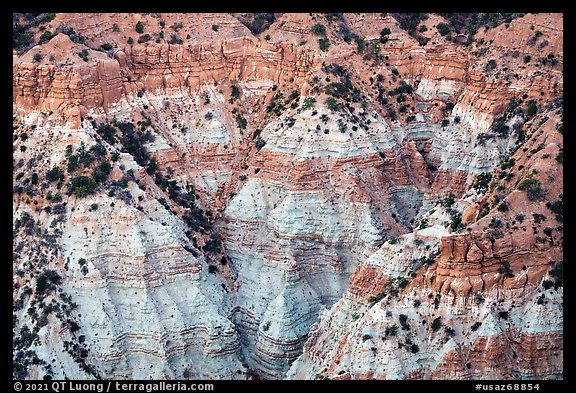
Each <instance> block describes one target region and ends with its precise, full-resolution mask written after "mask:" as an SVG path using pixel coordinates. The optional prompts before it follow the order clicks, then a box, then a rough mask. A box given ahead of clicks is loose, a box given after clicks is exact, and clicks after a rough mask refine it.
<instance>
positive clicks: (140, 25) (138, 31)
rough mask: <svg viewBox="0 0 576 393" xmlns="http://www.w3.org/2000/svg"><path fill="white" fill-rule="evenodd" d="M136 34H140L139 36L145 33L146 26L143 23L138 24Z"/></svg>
mask: <svg viewBox="0 0 576 393" xmlns="http://www.w3.org/2000/svg"><path fill="white" fill-rule="evenodd" d="M136 33H138V34H142V33H144V25H143V24H142V22H141V21H138V22H137V23H136Z"/></svg>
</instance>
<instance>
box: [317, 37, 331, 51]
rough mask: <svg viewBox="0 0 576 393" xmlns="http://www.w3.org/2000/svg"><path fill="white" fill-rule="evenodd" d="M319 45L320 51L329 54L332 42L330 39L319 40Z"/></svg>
mask: <svg viewBox="0 0 576 393" xmlns="http://www.w3.org/2000/svg"><path fill="white" fill-rule="evenodd" d="M318 45H319V46H320V50H321V51H322V52H327V51H328V48H329V47H330V40H329V39H328V37H323V38H320V39H319V40H318Z"/></svg>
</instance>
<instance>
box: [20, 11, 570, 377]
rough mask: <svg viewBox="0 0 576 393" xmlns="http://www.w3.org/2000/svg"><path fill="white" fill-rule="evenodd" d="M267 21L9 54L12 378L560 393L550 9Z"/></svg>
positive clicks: (127, 29)
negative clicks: (425, 382) (443, 26)
mask: <svg viewBox="0 0 576 393" xmlns="http://www.w3.org/2000/svg"><path fill="white" fill-rule="evenodd" d="M15 18H16V19H17V16H15ZM22 18H23V19H25V18H24V17H22ZM274 18H275V21H274V23H272V24H271V25H270V27H269V28H268V29H267V30H266V31H264V32H258V24H257V19H255V20H254V23H253V24H250V23H246V21H244V24H243V23H241V22H240V21H239V20H238V19H237V18H236V17H235V16H234V15H228V14H226V15H220V14H202V15H188V14H129V15H128V14H126V15H125V14H57V15H56V16H55V17H54V19H52V20H51V21H50V22H48V24H47V25H46V28H47V29H48V31H49V32H54V36H53V37H52V36H51V38H50V39H49V40H45V41H46V42H45V43H43V44H41V45H38V46H35V47H32V48H31V49H29V50H27V51H23V52H17V51H16V50H15V51H14V55H13V118H14V120H13V122H14V131H13V135H14V157H13V160H14V193H13V195H14V197H13V207H14V209H13V223H14V224H13V227H14V251H15V256H14V262H13V270H14V292H13V293H14V301H15V304H17V306H15V311H14V315H15V317H14V332H15V337H16V338H15V344H14V345H15V346H14V359H15V362H16V363H15V364H16V366H15V376H16V377H18V378H23V377H32V378H38V379H40V378H42V377H43V376H44V375H50V376H53V377H54V378H65V377H66V378H123V379H134V378H136V379H143V378H154V379H179V378H184V379H188V378H193V379H246V378H266V379H280V378H294V379H300V378H306V379H308V378H331V379H370V378H376V379H446V378H450V379H493V378H504V379H518V378H562V375H563V364H562V354H563V348H562V346H563V336H562V326H563V319H562V307H563V306H562V304H563V293H562V288H563V287H562V285H563V284H562V278H561V272H562V251H563V247H562V241H563V237H562V230H563V229H562V228H563V227H562V224H561V214H562V198H563V197H562V182H561V179H562V164H561V162H562V134H561V130H562V100H561V95H562V89H563V85H562V49H561V43H562V29H561V19H562V17H561V16H559V15H549V14H536V15H532V14H531V15H525V16H523V17H519V18H515V19H513V20H512V21H511V22H510V23H509V24H501V25H499V26H497V27H493V28H490V29H487V30H486V31H482V32H478V33H477V37H476V41H475V42H474V43H473V44H471V45H470V46H465V45H461V44H459V43H458V42H459V41H458V40H459V39H460V38H458V37H456V38H454V39H447V38H446V37H444V36H443V35H441V34H439V33H438V32H436V30H437V29H436V27H435V26H436V25H437V24H438V23H444V22H446V20H445V19H443V17H442V16H440V15H430V18H429V20H426V22H422V23H424V24H425V25H426V26H428V27H427V29H428V30H429V31H425V29H421V30H422V31H421V33H423V34H424V36H425V37H427V39H429V40H430V42H428V43H427V44H426V45H421V44H420V43H419V41H418V39H417V38H418V37H415V36H414V34H413V32H408V31H406V30H405V29H404V27H402V23H400V22H399V21H398V20H397V18H396V17H395V16H393V15H382V14H359V15H357V14H343V15H337V16H333V17H331V18H336V19H334V20H332V21H331V22H330V21H326V23H325V29H326V37H327V39H328V40H329V42H330V46H329V48H328V49H327V50H323V49H320V48H319V45H321V44H320V43H319V42H317V41H318V40H319V39H320V37H321V36H322V34H320V35H317V34H314V33H312V30H311V29H312V27H313V26H314V25H315V24H316V23H320V22H321V21H323V20H325V18H326V17H325V16H322V15H309V14H281V15H276V16H275V17H274ZM559 21H560V22H559ZM137 24H138V25H137ZM531 25H535V26H537V29H538V31H539V32H540V35H538V37H536V41H535V42H536V44H534V43H532V44H530V43H531V42H532V41H533V40H534V38H530V37H532V36H533V35H534V34H535V33H534V31H533V30H531V29H530V26H531ZM136 26H138V27H136ZM29 28H30V29H32V30H33V29H34V28H31V27H29ZM384 28H387V29H388V30H389V33H388V34H383V33H382V32H383V31H386V30H384ZM70 29H72V30H70ZM317 29H318V28H316V30H317ZM432 29H434V30H433V31H432ZM34 31H35V30H34ZM255 31H256V33H255ZM346 31H348V34H349V35H346ZM160 32H161V33H160ZM352 33H354V34H355V35H357V36H358V41H356V38H354V37H355V35H354V34H352ZM510 33H513V34H512V35H511V34H510ZM34 34H36V36H37V37H36V39H39V38H40V35H41V34H42V33H41V32H40V31H35V33H34ZM146 35H148V37H146ZM383 35H385V36H386V37H383ZM512 36H513V37H512ZM360 37H363V38H365V39H366V44H367V46H366V49H364V51H363V52H362V49H361V48H362V45H361V43H362V42H363V41H360V40H359V38H360ZM129 39H130V40H129ZM419 39H420V40H421V38H419ZM482 40H483V41H482ZM530 40H532V41H530ZM543 40H546V42H548V43H547V44H546V45H543V46H542V42H543ZM488 43H489V44H488ZM540 46H541V47H542V48H540V49H543V48H548V49H549V50H550V54H551V55H549V56H548V57H546V58H544V60H546V59H548V60H546V61H540V65H539V66H538V69H537V70H536V67H535V66H534V65H533V64H532V63H526V60H525V56H532V57H533V58H534V60H533V61H534V62H536V57H537V56H539V55H538V54H537V53H538V52H536V51H535V47H540ZM524 47H526V48H525V50H524V51H523V52H522V50H521V49H518V48H524ZM548 49H546V51H548ZM516 52H518V53H516ZM546 53H548V52H546ZM498 54H500V55H498ZM553 59H554V61H552V60H553ZM491 60H494V62H491ZM555 158H556V159H555ZM488 174H491V175H490V176H491V177H489V176H488ZM486 179H488V180H486ZM33 343H35V344H36V345H33ZM30 348H33V349H34V350H33V351H31V350H30ZM35 356H36V358H37V359H38V360H36V358H35Z"/></svg>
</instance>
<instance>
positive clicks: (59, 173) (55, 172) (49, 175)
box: [46, 166, 64, 181]
mask: <svg viewBox="0 0 576 393" xmlns="http://www.w3.org/2000/svg"><path fill="white" fill-rule="evenodd" d="M46 179H47V180H48V181H60V180H63V179H64V171H63V170H62V169H61V168H60V167H59V166H53V167H52V168H51V169H49V170H48V172H46Z"/></svg>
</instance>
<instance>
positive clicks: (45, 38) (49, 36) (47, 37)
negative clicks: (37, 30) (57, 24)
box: [38, 30, 52, 44]
mask: <svg viewBox="0 0 576 393" xmlns="http://www.w3.org/2000/svg"><path fill="white" fill-rule="evenodd" d="M51 39H52V33H51V32H49V31H48V30H46V31H45V32H44V33H42V35H41V36H40V39H39V40H38V43H39V44H44V43H46V42H48V41H50V40H51Z"/></svg>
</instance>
